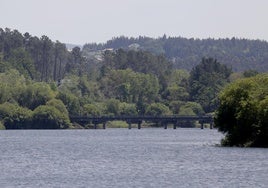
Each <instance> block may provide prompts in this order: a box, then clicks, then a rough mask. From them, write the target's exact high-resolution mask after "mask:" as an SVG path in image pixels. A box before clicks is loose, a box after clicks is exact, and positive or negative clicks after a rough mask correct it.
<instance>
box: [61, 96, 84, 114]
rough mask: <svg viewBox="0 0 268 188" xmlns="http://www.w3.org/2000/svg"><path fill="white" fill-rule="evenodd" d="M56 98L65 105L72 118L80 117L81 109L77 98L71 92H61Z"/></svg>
mask: <svg viewBox="0 0 268 188" xmlns="http://www.w3.org/2000/svg"><path fill="white" fill-rule="evenodd" d="M56 98H57V99H59V100H61V101H62V102H63V103H64V105H65V106H66V108H67V110H68V112H69V114H70V115H71V116H75V115H80V113H81V107H80V102H79V98H78V97H77V96H75V95H74V94H72V93H70V92H59V93H58V95H57V96H56Z"/></svg>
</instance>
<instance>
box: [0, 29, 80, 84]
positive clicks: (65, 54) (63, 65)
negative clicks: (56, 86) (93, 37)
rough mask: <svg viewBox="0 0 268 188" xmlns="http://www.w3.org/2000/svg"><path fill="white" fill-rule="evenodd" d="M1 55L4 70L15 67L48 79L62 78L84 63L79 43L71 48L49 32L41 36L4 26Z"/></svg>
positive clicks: (0, 34) (21, 71) (35, 78)
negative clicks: (56, 39) (50, 37)
mask: <svg viewBox="0 0 268 188" xmlns="http://www.w3.org/2000/svg"><path fill="white" fill-rule="evenodd" d="M0 58H1V68H0V69H1V70H0V71H2V72H3V71H4V70H7V69H9V68H14V69H17V70H18V71H19V72H20V73H21V74H23V75H24V76H25V77H27V78H31V79H34V80H38V81H46V82H48V81H56V80H59V79H62V78H63V77H64V76H65V74H66V73H69V72H70V71H74V70H75V68H77V67H76V66H78V64H81V63H82V60H81V59H82V55H81V53H80V48H78V47H76V48H73V50H72V51H71V52H69V51H68V50H67V49H66V46H65V44H63V43H60V42H59V41H56V42H52V41H51V40H50V39H49V38H48V37H47V36H45V35H43V36H42V37H40V38H38V37H35V36H31V35H30V34H29V33H25V34H21V33H20V32H19V31H17V30H10V29H8V28H6V29H1V28H0Z"/></svg>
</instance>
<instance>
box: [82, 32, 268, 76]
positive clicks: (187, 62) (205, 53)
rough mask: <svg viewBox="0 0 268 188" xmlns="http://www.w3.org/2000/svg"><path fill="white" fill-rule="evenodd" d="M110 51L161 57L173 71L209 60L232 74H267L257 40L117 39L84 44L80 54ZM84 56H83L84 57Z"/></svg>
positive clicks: (263, 48) (266, 47)
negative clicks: (172, 65)
mask: <svg viewBox="0 0 268 188" xmlns="http://www.w3.org/2000/svg"><path fill="white" fill-rule="evenodd" d="M107 48H113V49H120V48H123V49H133V48H136V49H139V50H144V51H149V52H152V53H154V54H163V55H165V56H166V57H167V58H169V59H170V60H172V62H173V64H174V67H175V68H178V69H186V70H188V71H190V70H191V69H192V68H193V67H195V66H196V65H197V64H198V63H199V61H200V59H202V58H203V57H207V58H208V57H213V58H215V59H217V60H218V61H219V62H221V63H222V64H225V65H227V66H228V67H231V68H232V69H233V71H235V72H237V71H239V72H242V71H245V70H248V69H253V70H257V71H259V72H265V71H268V64H267V62H266V61H267V59H268V53H267V52H268V43H267V42H266V41H261V40H247V39H238V38H231V39H229V38H226V39H193V38H191V39H186V38H183V37H167V36H165V35H164V36H163V37H160V38H157V39H153V38H149V37H138V38H128V37H124V36H121V37H117V38H113V39H112V40H109V41H107V42H106V43H104V44H86V45H84V47H83V51H84V52H88V51H96V50H103V49H107ZM85 54H86V53H85Z"/></svg>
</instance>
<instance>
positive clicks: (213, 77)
mask: <svg viewBox="0 0 268 188" xmlns="http://www.w3.org/2000/svg"><path fill="white" fill-rule="evenodd" d="M230 74H231V69H229V68H227V67H226V66H225V65H222V64H220V63H219V62H217V60H215V59H213V58H208V59H206V58H203V59H202V62H201V63H200V64H199V65H197V66H196V67H195V68H194V69H193V70H192V71H191V72H190V79H189V88H190V96H191V98H192V100H193V101H195V102H197V103H200V104H201V105H202V107H203V109H204V110H205V112H206V113H209V112H213V111H214V110H215V109H216V108H217V105H218V93H219V91H220V90H221V89H222V88H223V86H225V85H226V84H227V83H228V77H229V76H230Z"/></svg>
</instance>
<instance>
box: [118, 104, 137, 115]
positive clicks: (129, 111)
mask: <svg viewBox="0 0 268 188" xmlns="http://www.w3.org/2000/svg"><path fill="white" fill-rule="evenodd" d="M119 112H120V115H128V116H135V115H137V114H138V112H137V109H136V105H135V104H134V103H132V104H130V103H125V102H122V103H120V104H119Z"/></svg>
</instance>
